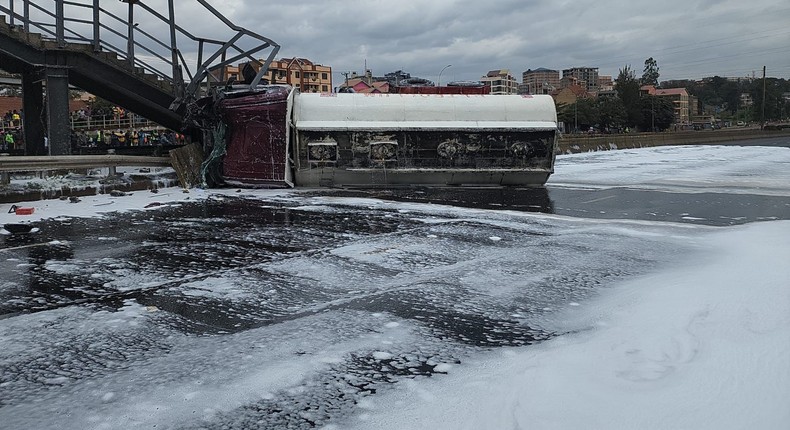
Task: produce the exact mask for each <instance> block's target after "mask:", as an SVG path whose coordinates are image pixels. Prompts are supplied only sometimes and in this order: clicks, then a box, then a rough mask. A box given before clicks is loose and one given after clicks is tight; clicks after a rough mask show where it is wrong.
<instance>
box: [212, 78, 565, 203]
mask: <svg viewBox="0 0 790 430" xmlns="http://www.w3.org/2000/svg"><path fill="white" fill-rule="evenodd" d="M202 111H203V115H202V128H203V129H204V130H206V131H207V132H205V133H204V135H205V136H206V138H205V139H204V141H205V142H206V143H207V145H206V146H207V148H204V149H207V150H209V152H210V155H209V156H208V157H207V159H206V160H205V161H204V163H203V166H202V169H201V170H202V172H203V175H204V180H205V181H206V182H208V183H209V185H210V186H211V185H223V184H226V185H232V186H250V187H294V186H296V187H398V186H412V185H414V186H447V185H453V186H487V185H496V186H540V185H543V184H544V183H545V182H546V180H547V179H548V177H549V175H550V174H551V173H552V172H553V168H554V157H555V148H556V144H557V134H558V131H557V114H556V110H555V107H554V101H553V100H552V98H551V97H550V96H542V95H536V96H518V95H467V94H387V93H382V94H358V93H300V92H299V91H298V90H295V89H293V88H292V87H290V86H283V85H265V86H258V87H257V88H256V89H255V90H249V88H247V89H246V90H238V91H234V90H233V89H230V88H229V89H228V90H226V91H222V92H220V93H218V94H217V95H215V96H214V97H213V98H212V99H211V100H209V101H204V102H203V106H202Z"/></svg>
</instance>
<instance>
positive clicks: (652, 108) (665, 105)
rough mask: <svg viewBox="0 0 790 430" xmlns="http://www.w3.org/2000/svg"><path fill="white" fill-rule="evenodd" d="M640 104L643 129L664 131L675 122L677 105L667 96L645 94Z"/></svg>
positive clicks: (640, 125) (641, 126)
mask: <svg viewBox="0 0 790 430" xmlns="http://www.w3.org/2000/svg"><path fill="white" fill-rule="evenodd" d="M640 106H641V110H642V122H641V123H640V124H639V128H640V129H641V130H652V131H663V130H666V129H667V128H669V126H670V125H672V123H674V122H675V105H674V104H673V103H672V101H671V100H669V99H667V98H666V97H656V96H650V95H648V96H644V97H642V98H641V99H640Z"/></svg>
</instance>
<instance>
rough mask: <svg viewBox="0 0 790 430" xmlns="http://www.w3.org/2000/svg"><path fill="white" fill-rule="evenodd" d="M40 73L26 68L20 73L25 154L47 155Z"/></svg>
mask: <svg viewBox="0 0 790 430" xmlns="http://www.w3.org/2000/svg"><path fill="white" fill-rule="evenodd" d="M41 79H42V78H41V73H39V72H38V71H37V70H34V69H27V70H25V71H24V72H23V73H22V111H23V115H22V117H23V119H22V124H23V130H24V135H25V155H47V152H46V151H45V149H44V134H45V129H46V124H45V120H44V87H43V85H42V84H41Z"/></svg>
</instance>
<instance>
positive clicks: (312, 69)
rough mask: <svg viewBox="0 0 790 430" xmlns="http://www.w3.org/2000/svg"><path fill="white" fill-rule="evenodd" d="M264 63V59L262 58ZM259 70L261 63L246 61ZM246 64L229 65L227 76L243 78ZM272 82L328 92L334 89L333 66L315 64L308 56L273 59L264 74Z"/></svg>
mask: <svg viewBox="0 0 790 430" xmlns="http://www.w3.org/2000/svg"><path fill="white" fill-rule="evenodd" d="M260 62H261V63H263V60H260ZM246 64H249V65H251V66H252V67H253V69H254V70H255V71H256V72H258V70H260V64H256V63H252V62H250V63H246ZM243 68H244V64H240V65H239V66H227V67H226V68H225V77H226V78H227V79H230V78H231V77H236V79H238V80H241V77H240V74H241V71H242V70H243ZM263 79H266V80H267V81H269V82H270V83H272V84H288V85H291V86H293V87H295V88H297V89H299V90H300V91H301V92H303V93H328V92H331V91H332V68H331V67H329V66H322V65H320V64H315V63H313V62H312V61H310V60H308V59H306V58H281V59H280V60H277V61H272V63H271V64H270V65H269V70H267V71H266V74H265V75H263Z"/></svg>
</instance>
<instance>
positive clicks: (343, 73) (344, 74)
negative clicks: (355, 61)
mask: <svg viewBox="0 0 790 430" xmlns="http://www.w3.org/2000/svg"><path fill="white" fill-rule="evenodd" d="M349 73H351V72H340V74H341V75H343V76H344V77H345V78H346V83H345V85H344V87H343V88H345V89H346V91H348V75H349Z"/></svg>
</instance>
